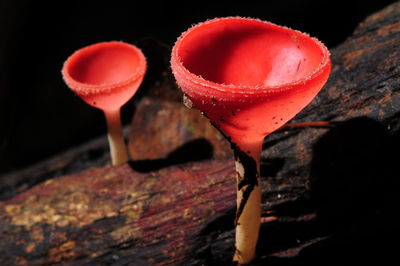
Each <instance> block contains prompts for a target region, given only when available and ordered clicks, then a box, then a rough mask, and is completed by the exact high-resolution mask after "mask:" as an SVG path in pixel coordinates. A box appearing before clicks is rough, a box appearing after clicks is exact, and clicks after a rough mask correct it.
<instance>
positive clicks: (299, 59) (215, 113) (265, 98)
mask: <svg viewBox="0 0 400 266" xmlns="http://www.w3.org/2000/svg"><path fill="white" fill-rule="evenodd" d="M171 66H172V69H173V72H174V75H175V77H176V79H177V81H178V84H179V85H180V86H181V88H182V90H183V91H184V92H185V94H186V95H187V96H188V97H189V99H191V100H192V102H193V103H194V105H195V106H197V107H198V108H199V109H200V110H201V111H203V112H204V113H205V114H206V115H207V116H208V117H209V118H210V119H211V120H212V121H213V122H214V123H215V124H216V125H217V126H219V127H220V128H221V129H222V130H223V131H224V132H225V133H227V134H228V135H229V136H231V137H232V139H234V140H236V141H238V142H243V141H247V142H249V141H252V139H258V140H259V139H262V138H264V137H265V136H266V135H267V134H269V133H270V132H272V131H274V130H276V129H277V128H279V127H280V126H282V125H283V124H284V123H286V122H287V121H288V120H289V119H291V118H292V117H293V116H294V115H296V114H297V113H298V112H299V111H300V110H301V109H302V108H304V107H305V106H306V105H307V104H308V103H309V102H310V101H311V100H312V99H313V98H314V97H315V95H316V94H317V93H318V91H319V90H320V89H321V88H322V86H323V85H324V84H325V82H326V80H327V78H328V75H329V72H330V59H329V52H328V50H327V49H326V47H325V46H324V45H323V44H322V43H320V42H319V41H318V40H316V39H314V38H311V37H309V36H308V35H306V34H303V33H301V32H298V31H295V30H291V29H288V28H286V27H281V26H277V25H275V24H272V23H268V22H263V21H260V20H255V19H246V18H239V17H230V18H220V19H214V20H210V21H207V22H204V23H200V24H198V25H196V26H194V27H192V28H191V29H189V30H188V31H186V32H185V33H183V34H182V35H181V37H180V38H179V39H178V41H177V42H176V44H175V46H174V48H173V51H172V57H171Z"/></svg>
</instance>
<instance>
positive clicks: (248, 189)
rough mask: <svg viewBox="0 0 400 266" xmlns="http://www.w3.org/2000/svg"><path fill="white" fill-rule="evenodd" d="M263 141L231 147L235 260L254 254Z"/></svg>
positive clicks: (259, 209)
mask: <svg viewBox="0 0 400 266" xmlns="http://www.w3.org/2000/svg"><path fill="white" fill-rule="evenodd" d="M261 147H262V142H261V143H257V144H255V145H241V146H240V147H235V148H234V154H235V168H236V176H237V210H236V218H235V227H236V244H235V254H234V257H233V260H234V261H237V262H238V263H239V264H245V263H249V262H250V261H251V260H252V259H253V258H254V256H255V250H256V245H257V240H258V233H259V230H260V219H261V180H260V155H261Z"/></svg>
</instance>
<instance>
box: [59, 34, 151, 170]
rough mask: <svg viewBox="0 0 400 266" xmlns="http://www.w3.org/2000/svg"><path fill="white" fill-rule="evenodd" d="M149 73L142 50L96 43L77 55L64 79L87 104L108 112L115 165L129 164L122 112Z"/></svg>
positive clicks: (70, 60)
mask: <svg viewBox="0 0 400 266" xmlns="http://www.w3.org/2000/svg"><path fill="white" fill-rule="evenodd" d="M145 72H146V58H145V57H144V55H143V53H142V52H141V50H140V49H139V48H137V47H136V46H134V45H131V44H127V43H124V42H119V41H111V42H101V43H96V44H93V45H90V46H87V47H84V48H82V49H79V50H78V51H76V52H75V53H73V54H72V55H71V56H70V57H69V58H68V59H67V60H66V61H65V63H64V66H63V68H62V76H63V78H64V81H65V83H66V84H67V85H68V87H69V88H70V89H71V90H72V91H74V92H75V93H76V94H77V95H78V96H79V97H81V98H82V99H83V100H84V101H85V102H86V103H88V104H90V105H91V106H94V107H96V108H98V109H100V110H102V111H103V112H104V115H105V118H106V122H107V128H108V140H109V144H110V152H111V159H112V164H113V165H118V164H122V163H125V162H126V161H127V160H128V154H127V151H126V145H125V142H124V136H123V133H122V125H121V117H120V109H121V107H122V106H123V105H124V104H125V103H126V102H127V101H128V100H129V99H130V98H132V96H133V95H134V94H135V93H136V91H137V89H138V88H139V86H140V84H141V82H142V80H143V77H144V75H145Z"/></svg>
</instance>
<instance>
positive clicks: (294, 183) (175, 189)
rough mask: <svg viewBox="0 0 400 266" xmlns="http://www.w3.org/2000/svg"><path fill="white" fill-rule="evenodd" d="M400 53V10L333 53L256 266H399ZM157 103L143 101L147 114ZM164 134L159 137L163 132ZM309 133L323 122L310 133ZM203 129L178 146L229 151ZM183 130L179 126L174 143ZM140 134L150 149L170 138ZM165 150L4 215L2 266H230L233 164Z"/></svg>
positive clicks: (267, 156)
mask: <svg viewBox="0 0 400 266" xmlns="http://www.w3.org/2000/svg"><path fill="white" fill-rule="evenodd" d="M399 47H400V2H398V3H395V4H392V5H391V6H389V7H387V8H386V9H384V10H382V11H380V12H378V13H375V14H373V15H372V16H370V17H368V18H367V19H366V20H365V21H363V22H362V23H360V25H359V27H358V28H357V29H356V31H355V32H354V34H353V35H352V36H351V37H349V38H348V39H347V40H346V41H345V42H344V43H343V44H341V45H340V46H338V47H337V48H335V49H332V51H331V53H332V62H333V69H332V74H331V77H330V79H329V81H328V83H327V85H326V86H325V88H324V89H323V90H322V91H321V93H320V94H319V95H318V97H317V98H316V99H315V100H314V101H313V102H312V104H310V105H309V106H308V107H307V108H306V109H305V110H304V111H303V112H301V113H300V114H299V115H298V116H297V117H296V118H295V119H294V120H293V121H292V122H293V123H300V122H303V124H297V126H291V127H284V128H282V129H281V130H280V131H278V132H276V133H274V134H271V135H270V136H268V137H267V139H266V141H265V143H264V149H263V154H262V158H263V162H262V166H261V175H262V177H263V179H262V183H263V184H262V186H263V218H262V222H263V224H262V227H261V232H260V239H259V244H258V248H257V258H256V260H255V261H254V263H253V264H254V265H265V264H267V263H269V265H304V264H307V265H309V264H312V263H316V264H318V265H346V263H345V262H351V263H363V262H369V263H371V262H373V261H376V262H380V263H381V264H382V263H383V264H384V263H385V262H387V261H391V260H392V259H393V257H394V255H393V254H395V253H394V251H396V250H397V246H396V245H397V242H396V241H398V240H397V237H398V232H399V231H398V229H397V227H398V225H397V224H396V222H395V221H396V219H395V213H396V210H397V209H396V208H397V201H398V200H397V197H396V188H397V187H399V186H398V185H399V184H398V183H399V178H398V175H399V174H398V173H399V172H400V171H399V169H398V166H397V164H398V162H397V161H398V159H397V158H398V156H397V157H396V156H394V154H398V150H399V148H400V147H399V139H400V133H399V132H400V116H399V113H400V49H399ZM158 100H159V99H158ZM155 101H156V100H155V97H152V98H151V97H150V98H149V97H147V98H146V97H143V98H142V102H141V105H140V104H139V105H138V106H139V107H140V106H142V108H147V106H148V104H149V103H152V102H155ZM174 106H175V105H174V104H171V103H170V104H167V103H161V102H160V104H159V105H158V108H159V110H158V111H157V112H154V113H151V112H150V113H149V112H144V111H143V110H144V109H143V110H142V112H141V111H140V109H138V111H137V113H136V114H137V115H139V117H136V118H134V123H135V124H137V123H138V121H141V123H143V124H146V123H145V122H146V120H145V119H146V117H145V115H146V114H148V115H151V117H147V119H160V117H158V116H161V115H168V113H165V112H164V113H163V110H165V108H179V107H174ZM175 110H178V109H175ZM169 114H172V115H173V116H174V117H178V118H176V119H175V120H174V121H185V119H186V118H187V117H189V115H187V113H186V114H185V112H181V111H180V110H178V111H176V112H171V113H169ZM158 121H159V122H160V124H158V126H159V125H161V122H162V121H163V120H162V119H160V120H158ZM199 121H200V120H199ZM309 121H324V122H323V123H310V124H307V123H304V122H309ZM198 123H202V122H198ZM135 124H134V125H133V127H134V126H135ZM182 125H183V127H184V128H185V127H186V126H187V125H188V124H185V123H183V124H182ZM196 126H198V127H199V128H204V131H203V132H202V133H201V134H199V135H196V134H197V133H196V132H194V133H195V134H190V135H188V134H186V133H185V134H178V133H179V132H178V133H177V134H176V136H178V137H179V138H186V141H188V142H189V143H190V142H192V143H193V141H194V142H196V141H199V143H200V146H204V145H210V146H211V147H213V145H216V142H215V143H214V142H213V141H212V139H210V137H211V138H215V136H214V135H213V134H210V135H207V134H205V133H204V132H206V130H208V129H205V127H203V126H204V125H203V124H196ZM181 129H182V128H181V127H179V126H176V127H171V128H170V129H169V130H171V131H170V132H169V136H170V137H173V136H174V134H173V133H172V132H173V130H178V131H179V130H181ZM186 130H187V129H186ZM133 131H134V132H135V134H137V135H136V138H137V139H139V140H140V139H141V140H142V141H143V140H146V141H150V143H151V145H156V144H155V143H157V142H156V138H160V135H157V134H154V135H149V133H148V132H147V131H146V130H144V132H145V133H143V134H145V135H140V131H138V130H133ZM181 132H182V131H181ZM130 138H134V136H133V133H132V135H131V137H130ZM151 138H154V139H153V140H151ZM159 141H160V142H159V143H160V145H161V146H163V148H159V149H157V153H156V154H146V155H145V157H135V160H133V161H131V162H130V163H129V164H126V165H122V166H120V167H108V166H105V167H94V168H92V169H89V170H86V171H81V172H80V173H77V174H71V175H64V176H61V177H57V178H53V179H48V180H47V181H45V182H43V183H41V184H39V185H37V186H34V187H32V188H30V189H28V190H26V191H24V192H22V193H19V194H18V195H16V196H14V197H12V198H10V199H7V200H5V201H3V202H1V203H0V228H1V232H0V264H1V265H25V264H29V265H32V264H33V265H37V264H39V265H41V264H44V265H46V264H57V263H62V264H65V265H82V264H90V265H154V264H156V265H157V264H158V265H161V264H162V265H164V264H174V265H202V264H206V265H229V264H230V263H231V258H232V254H233V244H234V243H233V242H234V230H233V229H234V227H233V219H234V212H235V208H236V206H235V197H236V194H235V178H234V167H233V159H221V158H222V157H223V156H221V157H220V159H215V158H214V159H208V160H203V161H198V162H189V163H185V164H183V163H184V162H187V161H190V160H185V158H183V159H181V158H180V157H179V156H177V154H178V155H180V156H181V155H182V150H181V151H179V149H180V148H181V146H179V145H182V144H184V145H185V144H187V143H185V142H179V141H176V140H174V142H171V143H169V144H168V143H167V145H163V144H164V141H168V140H162V139H159ZM131 143H133V140H131ZM135 145H136V144H135ZM135 145H131V146H130V148H131V152H130V153H131V155H132V154H134V151H132V149H134V148H135ZM196 147H199V145H198V146H196ZM183 150H184V151H185V152H187V150H185V149H183ZM215 150H217V149H215ZM223 150H224V148H223V147H222V148H221V151H223ZM206 152H209V151H207V149H206ZM227 153H228V152H227ZM138 154H139V155H140V153H138ZM139 155H137V156H139ZM146 156H147V157H146ZM210 156H211V155H210ZM210 156H209V157H210ZM177 158H178V159H177ZM206 158H207V156H205V157H199V158H197V159H206ZM192 159H193V160H194V159H196V158H192ZM83 165H84V166H85V167H86V166H87V165H86V164H83ZM66 172H68V171H66ZM393 243H394V244H393Z"/></svg>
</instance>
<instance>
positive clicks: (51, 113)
mask: <svg viewBox="0 0 400 266" xmlns="http://www.w3.org/2000/svg"><path fill="white" fill-rule="evenodd" d="M46 2H47V1H33V0H21V1H14V0H0V33H1V39H0V174H1V173H4V172H9V171H13V170H18V169H20V168H22V167H24V166H27V165H29V164H32V163H35V162H37V161H39V160H43V159H45V158H47V157H50V156H52V155H53V154H56V153H58V152H62V151H63V150H65V149H67V148H69V147H72V146H76V145H79V143H82V142H84V141H87V140H89V139H91V138H93V137H96V136H99V135H104V134H105V133H106V126H105V122H104V118H103V115H102V112H101V111H99V110H96V109H94V108H92V107H90V106H88V105H87V104H85V103H84V102H82V101H81V100H80V99H79V98H78V97H76V96H75V95H74V94H73V93H72V92H71V91H70V90H69V89H68V88H67V86H66V85H65V84H64V82H63V81H62V78H61V73H60V71H61V67H62V64H63V62H64V61H65V59H66V58H67V57H68V56H69V55H70V54H71V53H72V52H73V51H75V50H76V49H79V48H81V47H83V46H86V45H89V44H92V43H95V42H100V41H109V40H122V41H125V42H128V43H133V44H135V43H137V42H138V41H139V40H141V39H143V38H147V37H151V38H153V39H155V40H158V41H161V42H163V43H165V44H167V45H169V46H172V45H173V44H174V42H175V40H176V38H177V37H178V36H179V35H180V33H181V32H183V31H185V30H186V29H187V28H188V27H190V26H191V25H192V24H194V23H197V22H201V21H204V20H206V19H210V18H214V17H222V16H246V17H254V18H259V19H262V20H267V21H271V22H274V23H277V24H280V25H285V26H289V27H291V28H295V29H298V30H301V31H304V32H308V33H309V34H310V35H312V36H314V37H317V38H319V39H320V40H321V41H323V42H324V43H325V44H326V45H327V46H328V47H329V48H334V47H335V46H336V45H338V44H340V43H341V42H342V41H343V40H344V39H345V38H346V37H348V36H349V35H351V33H352V32H353V30H354V29H355V27H356V26H357V24H358V23H359V22H360V21H362V20H363V19H364V18H365V17H366V16H367V15H369V14H371V13H373V12H375V11H377V10H379V9H381V8H383V7H385V6H386V5H388V4H389V3H391V2H394V1H387V0H380V1H373V0H366V1H362V0H357V1H350V0H349V1H316V0H308V1H307V0H297V1H296V0H295V1H291V0H281V1H216V0H215V1H179V2H174V1H145V0H144V1H109V2H102V1H76V2H75V1H51V2H50V1H49V2H48V3H46ZM146 56H148V55H146ZM151 67H152V66H151V65H149V69H151ZM145 81H146V80H145ZM132 104H133V102H132V101H130V102H129V103H128V105H127V106H126V107H124V109H123V122H124V123H125V124H126V123H129V122H130V119H131V116H132V110H133V108H130V107H129V106H132Z"/></svg>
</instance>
